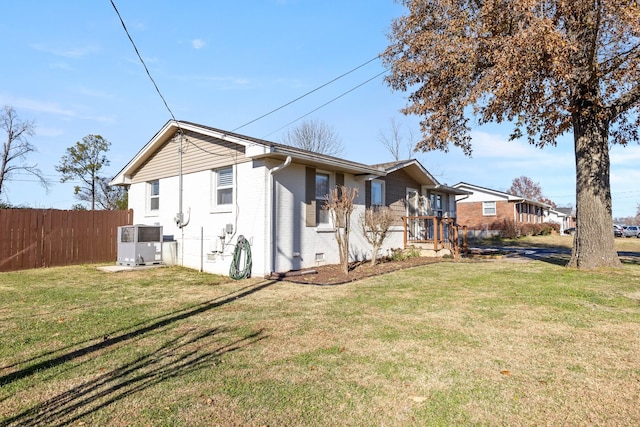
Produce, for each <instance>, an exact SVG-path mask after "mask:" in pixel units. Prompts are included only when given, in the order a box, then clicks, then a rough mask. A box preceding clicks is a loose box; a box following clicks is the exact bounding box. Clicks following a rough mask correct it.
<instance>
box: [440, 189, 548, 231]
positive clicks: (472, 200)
mask: <svg viewBox="0 0 640 427" xmlns="http://www.w3.org/2000/svg"><path fill="white" fill-rule="evenodd" d="M453 187H454V188H457V189H459V190H465V191H468V192H469V193H470V194H469V195H465V196H458V197H457V198H456V204H457V212H458V216H457V220H458V224H460V225H462V226H467V229H468V230H469V231H470V232H471V234H480V233H482V232H486V233H487V234H491V232H492V231H494V232H495V231H496V230H502V229H503V227H504V223H505V220H508V221H513V222H514V223H516V224H526V223H531V224H538V223H543V222H545V215H548V214H545V212H547V211H548V210H549V209H550V208H551V206H549V205H548V204H546V203H542V202H538V201H536V200H530V199H527V198H524V197H522V196H515V195H513V194H509V193H505V192H503V191H498V190H493V189H490V188H485V187H480V186H478V185H473V184H468V183H466V182H460V183H458V184H456V185H454V186H453Z"/></svg>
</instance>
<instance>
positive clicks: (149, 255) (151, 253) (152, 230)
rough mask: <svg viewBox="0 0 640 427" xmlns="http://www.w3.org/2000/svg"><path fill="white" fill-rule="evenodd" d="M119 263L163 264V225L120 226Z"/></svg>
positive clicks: (130, 264) (132, 264) (133, 264)
mask: <svg viewBox="0 0 640 427" xmlns="http://www.w3.org/2000/svg"><path fill="white" fill-rule="evenodd" d="M116 264H117V265H128V266H138V265H153V264H162V226H159V225H123V226H120V227H118V261H117V263H116Z"/></svg>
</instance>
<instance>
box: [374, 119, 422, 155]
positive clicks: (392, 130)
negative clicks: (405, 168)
mask: <svg viewBox="0 0 640 427" xmlns="http://www.w3.org/2000/svg"><path fill="white" fill-rule="evenodd" d="M378 141H380V142H381V143H382V145H383V146H384V148H386V149H387V150H389V152H390V153H391V155H392V156H393V159H394V160H395V161H398V160H401V157H404V156H403V155H404V150H405V149H406V152H407V159H410V158H411V154H412V153H413V151H414V150H413V145H414V139H413V133H412V132H411V130H409V138H408V139H406V140H405V138H404V137H403V135H402V125H401V124H400V123H398V121H397V120H396V119H395V118H392V119H391V121H390V125H389V129H388V130H387V131H383V130H380V132H379V133H378Z"/></svg>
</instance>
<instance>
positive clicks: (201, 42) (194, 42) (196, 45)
mask: <svg viewBox="0 0 640 427" xmlns="http://www.w3.org/2000/svg"><path fill="white" fill-rule="evenodd" d="M191 44H192V45H193V48H194V49H202V48H203V47H204V45H205V42H204V40H202V39H194V40H192V41H191Z"/></svg>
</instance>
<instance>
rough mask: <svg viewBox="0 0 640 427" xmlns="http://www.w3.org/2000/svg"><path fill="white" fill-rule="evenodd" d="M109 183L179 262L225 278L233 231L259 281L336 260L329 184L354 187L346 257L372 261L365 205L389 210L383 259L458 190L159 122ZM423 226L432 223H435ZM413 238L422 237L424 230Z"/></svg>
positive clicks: (388, 168)
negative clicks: (121, 190) (363, 220)
mask: <svg viewBox="0 0 640 427" xmlns="http://www.w3.org/2000/svg"><path fill="white" fill-rule="evenodd" d="M111 185H126V186H129V207H130V208H131V209H133V211H134V223H135V224H148V225H153V224H158V225H161V226H162V227H163V234H166V235H172V236H173V237H174V239H175V240H176V242H177V251H176V254H177V258H178V259H177V263H178V264H180V265H184V266H187V267H191V268H196V269H201V270H204V271H208V272H212V273H219V274H226V273H227V272H228V271H229V267H230V263H231V258H232V253H233V251H234V248H235V246H236V243H237V241H238V237H239V236H240V235H242V236H244V238H245V239H246V240H247V241H248V242H249V243H250V247H251V253H252V260H253V269H252V274H253V275H265V276H266V275H269V274H271V273H272V272H286V271H290V270H300V269H304V268H309V267H313V266H316V265H321V264H336V263H338V262H339V256H338V251H337V244H336V242H335V237H334V234H333V226H332V224H331V218H330V216H329V215H328V212H327V211H325V210H323V209H322V205H323V204H324V197H325V195H326V194H328V193H329V191H330V190H331V189H332V188H334V187H335V186H336V185H345V186H347V187H353V188H356V189H358V196H357V198H356V200H355V205H356V208H355V211H354V213H353V217H352V221H351V223H352V235H351V236H352V237H351V245H350V246H351V248H350V255H351V258H352V259H353V260H360V259H363V258H370V257H371V256H374V255H375V254H372V253H371V246H370V245H369V244H368V243H367V242H366V241H365V239H364V237H363V235H362V234H361V231H360V227H359V225H358V220H359V217H360V216H361V215H362V214H363V213H364V211H365V209H366V208H367V207H371V206H390V207H391V209H392V210H393V211H394V212H395V214H396V222H395V226H394V227H393V228H392V232H391V233H390V236H389V238H388V239H387V241H385V245H384V247H383V248H382V250H381V254H386V253H387V251H388V250H390V249H391V248H403V247H405V246H406V245H407V242H408V241H411V239H410V238H408V237H407V236H413V237H414V240H415V241H417V240H418V238H417V237H416V233H415V231H416V230H418V227H417V226H416V227H415V230H414V229H412V230H407V228H411V225H409V226H407V225H405V224H413V223H411V222H407V221H405V217H407V216H418V215H423V214H424V215H426V214H430V215H432V214H433V215H440V216H445V215H448V216H451V217H452V218H455V215H456V204H455V196H456V195H458V194H465V193H464V192H461V191H460V190H457V189H454V188H451V187H447V186H443V185H441V184H440V183H439V182H438V181H437V180H436V179H435V178H434V177H433V176H432V175H431V174H430V173H429V172H428V171H426V170H425V169H424V167H423V166H422V165H421V164H420V163H419V162H418V161H416V160H409V161H404V162H394V163H388V164H384V165H374V166H371V165H365V164H362V163H357V162H353V161H348V160H344V159H340V158H336V157H330V156H326V155H321V154H318V153H314V152H310V151H306V150H301V149H298V148H294V147H290V146H286V145H282V144H277V143H274V142H270V141H265V140H261V139H257V138H252V137H249V136H246V135H240V134H236V133H232V132H227V131H224V130H220V129H216V128H212V127H208V126H203V125H199V124H195V123H191V122H185V121H179V122H178V121H169V122H167V123H166V124H165V125H164V126H163V128H162V129H161V130H160V131H159V132H158V133H157V134H156V135H155V136H153V138H152V139H151V140H150V141H149V142H148V143H147V144H146V145H144V147H143V148H142V149H141V150H140V151H139V152H138V153H137V154H136V155H135V157H134V158H133V159H131V160H130V161H129V162H128V163H127V165H126V166H125V167H124V168H123V169H122V170H121V171H120V172H119V173H118V175H117V176H116V177H115V178H114V179H113V180H112V182H111ZM181 218H182V224H183V226H182V227H180V219H181ZM430 220H431V223H430V224H431V225H432V226H433V224H438V221H439V218H431V219H430ZM424 221H426V219H423V222H424ZM434 221H435V222H434ZM425 224H426V223H425ZM423 228H424V227H423ZM432 228H433V227H432ZM420 230H421V231H423V229H420ZM436 231H437V230H436ZM436 234H437V233H436ZM418 237H420V238H421V239H420V241H427V242H428V241H430V240H429V236H428V235H427V233H424V232H423V233H422V234H420V235H419V236H418ZM433 240H434V239H433V237H432V238H431V241H432V242H433ZM433 246H436V248H437V249H444V248H443V247H442V245H433ZM440 254H441V255H442V254H445V252H444V251H443V252H441V253H440ZM377 255H380V254H377Z"/></svg>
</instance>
